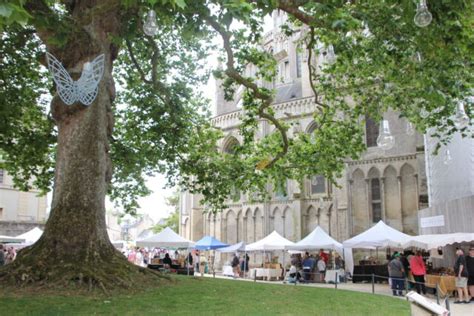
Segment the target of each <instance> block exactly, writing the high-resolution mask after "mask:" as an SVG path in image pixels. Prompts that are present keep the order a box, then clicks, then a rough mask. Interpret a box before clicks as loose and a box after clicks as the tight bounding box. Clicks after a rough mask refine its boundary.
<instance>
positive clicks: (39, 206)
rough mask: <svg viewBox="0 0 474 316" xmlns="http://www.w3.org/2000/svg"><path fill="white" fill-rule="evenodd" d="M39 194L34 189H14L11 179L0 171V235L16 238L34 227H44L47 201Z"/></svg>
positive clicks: (3, 171)
mask: <svg viewBox="0 0 474 316" xmlns="http://www.w3.org/2000/svg"><path fill="white" fill-rule="evenodd" d="M39 194H40V191H39V190H36V189H32V190H30V191H28V192H23V191H20V190H18V189H16V188H15V187H14V186H13V180H12V177H11V176H10V175H9V174H8V173H7V172H6V171H5V170H2V169H0V235H8V236H17V235H19V234H22V233H25V232H27V231H29V230H31V229H33V228H34V227H37V226H38V227H40V228H43V227H44V223H45V222H46V218H47V213H46V209H47V200H46V196H39Z"/></svg>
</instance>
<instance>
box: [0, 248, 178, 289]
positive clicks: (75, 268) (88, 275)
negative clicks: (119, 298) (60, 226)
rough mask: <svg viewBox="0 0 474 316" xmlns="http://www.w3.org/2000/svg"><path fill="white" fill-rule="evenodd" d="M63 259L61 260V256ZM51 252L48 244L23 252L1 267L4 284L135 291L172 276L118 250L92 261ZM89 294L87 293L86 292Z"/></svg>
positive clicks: (98, 252)
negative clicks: (144, 264) (137, 264)
mask: <svg viewBox="0 0 474 316" xmlns="http://www.w3.org/2000/svg"><path fill="white" fill-rule="evenodd" d="M58 258H59V259H58ZM84 259H86V258H83V259H80V258H78V259H75V258H71V257H69V258H68V257H65V258H62V257H60V256H57V255H54V256H52V255H51V250H50V249H48V248H47V247H44V245H41V244H35V245H34V247H31V248H27V249H24V250H22V251H20V253H19V255H18V258H17V260H15V261H14V262H13V263H11V264H9V265H6V266H4V267H2V268H0V284H1V287H3V288H4V289H5V288H11V289H15V290H18V291H21V290H22V289H24V290H26V291H28V290H29V289H31V290H33V291H36V290H42V291H44V290H45V291H51V292H61V291H67V292H71V291H73V292H74V293H78V292H93V291H94V292H95V291H96V290H98V292H102V293H103V294H105V295H110V294H111V293H112V292H114V293H116V292H117V291H118V292H121V291H127V292H129V291H135V290H141V289H145V288H147V287H149V286H157V285H159V282H160V281H163V279H168V280H169V278H168V277H167V276H164V275H162V274H161V273H159V272H157V271H153V270H150V269H146V268H142V267H138V266H136V265H134V264H132V263H129V262H128V261H127V260H126V258H125V257H124V256H123V255H122V254H121V253H120V252H118V251H116V250H115V249H107V250H105V251H100V250H99V249H97V253H96V254H95V255H94V256H89V258H88V260H84ZM85 294H87V293H85Z"/></svg>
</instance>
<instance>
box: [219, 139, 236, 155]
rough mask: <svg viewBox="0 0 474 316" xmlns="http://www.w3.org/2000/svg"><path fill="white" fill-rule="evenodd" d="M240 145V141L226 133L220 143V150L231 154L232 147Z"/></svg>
mask: <svg viewBox="0 0 474 316" xmlns="http://www.w3.org/2000/svg"><path fill="white" fill-rule="evenodd" d="M238 145H240V142H239V141H238V140H237V138H236V137H235V136H233V135H227V136H226V137H225V138H224V141H223V143H222V152H223V153H228V154H233V153H234V147H235V146H238Z"/></svg>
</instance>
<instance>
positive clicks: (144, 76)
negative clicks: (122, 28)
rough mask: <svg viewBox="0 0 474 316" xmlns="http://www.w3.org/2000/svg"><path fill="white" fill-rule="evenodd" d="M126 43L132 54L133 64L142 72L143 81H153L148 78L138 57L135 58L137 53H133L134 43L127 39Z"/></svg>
mask: <svg viewBox="0 0 474 316" xmlns="http://www.w3.org/2000/svg"><path fill="white" fill-rule="evenodd" d="M125 44H126V46H127V50H128V55H129V56H130V60H131V61H132V63H133V65H134V66H135V69H136V70H137V71H138V73H139V74H140V78H141V79H142V81H143V82H145V83H148V84H151V83H152V82H151V81H150V80H148V79H146V75H145V72H144V71H143V69H142V67H140V64H139V63H138V61H137V59H136V58H135V54H134V53H133V47H132V43H131V42H130V40H128V39H126V40H125Z"/></svg>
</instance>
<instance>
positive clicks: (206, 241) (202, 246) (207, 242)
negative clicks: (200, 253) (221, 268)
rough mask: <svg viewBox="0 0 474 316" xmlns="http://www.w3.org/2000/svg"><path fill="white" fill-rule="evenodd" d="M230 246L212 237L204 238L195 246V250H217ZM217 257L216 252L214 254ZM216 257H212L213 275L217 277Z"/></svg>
mask: <svg viewBox="0 0 474 316" xmlns="http://www.w3.org/2000/svg"><path fill="white" fill-rule="evenodd" d="M227 246H229V245H228V244H224V243H223V242H222V241H220V240H217V239H215V238H214V237H212V236H204V237H203V238H202V239H200V240H198V241H197V242H196V244H195V245H194V248H195V249H197V250H216V249H219V248H224V247H227ZM214 256H215V252H214ZM214 256H212V257H211V258H212V265H211V266H212V274H213V275H214V277H215V275H216V273H215V270H214Z"/></svg>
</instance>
